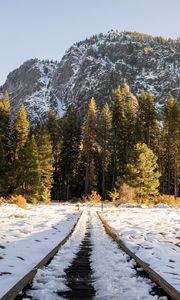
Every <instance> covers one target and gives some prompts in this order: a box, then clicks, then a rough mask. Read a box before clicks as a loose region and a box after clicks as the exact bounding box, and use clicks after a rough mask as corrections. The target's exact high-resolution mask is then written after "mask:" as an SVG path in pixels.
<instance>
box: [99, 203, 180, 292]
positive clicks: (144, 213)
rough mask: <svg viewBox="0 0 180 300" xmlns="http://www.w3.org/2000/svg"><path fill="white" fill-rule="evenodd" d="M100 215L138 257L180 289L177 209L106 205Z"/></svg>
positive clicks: (179, 216)
mask: <svg viewBox="0 0 180 300" xmlns="http://www.w3.org/2000/svg"><path fill="white" fill-rule="evenodd" d="M102 217H103V218H104V219H105V220H106V221H107V222H108V223H109V225H110V226H111V227H112V229H113V231H114V232H116V233H118V234H119V237H120V239H121V240H122V241H123V242H124V243H125V244H126V246H127V247H128V248H129V249H131V250H132V251H133V252H134V253H135V254H136V255H137V256H138V257H139V258H141V259H142V260H143V261H145V262H147V263H148V264H149V265H150V266H151V267H152V269H154V270H155V271H156V272H157V273H158V274H160V275H161V276H162V277H163V278H164V279H166V280H167V281H168V282H169V283H170V284H171V285H173V286H174V288H176V289H177V290H178V291H180V209H179V208H169V207H154V208H147V207H134V208H130V207H129V208H128V207H127V206H124V207H120V208H114V207H111V206H109V207H106V208H105V210H104V212H103V213H102Z"/></svg>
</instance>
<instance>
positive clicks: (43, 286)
mask: <svg viewBox="0 0 180 300" xmlns="http://www.w3.org/2000/svg"><path fill="white" fill-rule="evenodd" d="M87 220H88V214H87V211H84V212H83V216H81V218H80V220H79V222H78V225H77V226H76V228H75V231H74V233H73V235H72V237H71V238H70V239H69V240H68V241H67V242H66V244H64V245H63V246H62V247H61V249H60V250H59V252H58V253H57V254H56V256H55V257H54V259H53V260H52V261H51V263H50V264H49V265H48V266H47V267H45V268H43V269H42V270H38V272H37V274H36V277H35V279H34V281H33V290H29V291H27V294H28V296H30V297H33V299H38V300H49V299H51V300H56V299H58V300H59V299H61V297H60V296H57V295H56V294H55V293H56V292H58V291H65V290H67V289H68V288H67V286H66V285H65V272H64V270H65V269H67V268H68V266H69V265H71V263H72V261H73V259H74V258H75V256H76V253H77V252H78V251H79V247H80V243H81V241H82V240H83V238H84V236H85V233H86V225H87ZM62 299H63V298H62Z"/></svg>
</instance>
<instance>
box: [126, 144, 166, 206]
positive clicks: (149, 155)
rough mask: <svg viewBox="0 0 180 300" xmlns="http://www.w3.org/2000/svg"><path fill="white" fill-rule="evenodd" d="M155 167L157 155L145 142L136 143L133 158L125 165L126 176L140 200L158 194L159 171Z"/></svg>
mask: <svg viewBox="0 0 180 300" xmlns="http://www.w3.org/2000/svg"><path fill="white" fill-rule="evenodd" d="M157 168H158V166H157V157H156V155H155V154H154V153H153V152H152V150H151V149H149V148H148V147H147V145H146V144H141V143H138V144H136V146H135V152H134V158H133V159H132V162H131V163H129V164H128V165H127V169H128V176H127V178H128V184H129V185H130V186H132V187H134V188H135V191H136V193H137V195H138V198H139V200H140V201H141V200H142V199H143V198H151V197H154V196H156V195H157V194H158V187H159V177H160V173H159V172H158V171H157Z"/></svg>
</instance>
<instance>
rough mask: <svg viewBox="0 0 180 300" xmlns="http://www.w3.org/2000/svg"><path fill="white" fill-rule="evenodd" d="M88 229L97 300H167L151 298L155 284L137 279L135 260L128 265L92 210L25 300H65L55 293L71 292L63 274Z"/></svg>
mask: <svg viewBox="0 0 180 300" xmlns="http://www.w3.org/2000/svg"><path fill="white" fill-rule="evenodd" d="M87 227H88V228H89V230H90V238H91V242H92V255H91V266H92V270H93V283H92V284H93V285H94V287H95V290H96V296H95V298H94V300H96V299H97V300H98V299H99V300H100V299H103V300H106V299H107V300H108V299H122V300H125V299H126V300H143V299H147V300H153V299H154V300H157V299H159V300H160V299H161V300H165V299H166V297H157V296H152V295H150V294H149V292H150V291H151V290H152V287H153V284H152V282H151V281H150V280H149V279H146V278H142V277H139V276H137V275H136V271H135V269H134V265H135V262H134V260H130V261H129V259H128V256H127V255H126V254H125V253H123V252H122V251H121V250H120V249H119V248H118V246H117V244H116V243H115V242H114V241H113V240H112V239H111V238H110V237H109V236H108V235H107V234H106V233H105V231H104V228H103V225H102V223H101V222H100V220H99V218H98V216H97V214H96V212H95V211H94V210H93V208H87V209H85V210H84V212H83V215H82V216H81V218H80V222H79V224H78V226H77V227H76V229H75V232H74V233H73V235H72V236H71V238H70V239H69V240H68V241H67V243H66V244H65V245H64V246H62V247H61V249H60V250H59V252H58V253H57V255H56V256H55V257H54V259H53V260H52V261H51V263H50V264H49V265H48V266H47V267H45V268H43V269H42V270H39V271H38V273H37V274H36V277H35V279H34V281H33V285H32V289H31V290H29V291H27V296H28V298H25V299H38V300H49V299H51V300H58V299H64V298H63V297H60V296H59V295H57V294H56V293H58V292H61V291H66V290H67V289H68V287H67V286H66V277H65V276H66V274H65V272H64V271H65V269H67V267H68V266H70V265H71V263H72V261H73V259H74V258H75V256H76V253H77V252H78V251H79V245H80V243H81V241H82V240H83V238H84V236H85V233H86V230H87ZM29 297H30V298H29Z"/></svg>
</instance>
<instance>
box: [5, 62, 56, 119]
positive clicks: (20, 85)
mask: <svg viewBox="0 0 180 300" xmlns="http://www.w3.org/2000/svg"><path fill="white" fill-rule="evenodd" d="M56 68H57V62H53V61H47V60H44V61H41V60H38V59H31V60H28V61H27V62H25V63H24V64H23V65H22V66H20V67H19V68H18V69H16V70H14V71H13V72H11V73H10V74H9V75H8V77H7V80H6V83H5V85H4V89H7V90H8V92H9V95H10V99H11V104H12V114H13V115H14V116H15V115H16V113H17V111H18V108H19V106H20V105H21V104H24V105H25V106H26V108H27V111H28V115H29V118H30V120H31V123H32V124H33V123H37V122H43V121H44V118H46V117H47V114H48V112H49V111H50V110H52V109H54V108H56V107H57V106H58V104H57V102H56V101H55V100H54V101H52V99H51V98H52V97H51V81H52V78H53V75H54V73H55V70H56Z"/></svg>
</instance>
